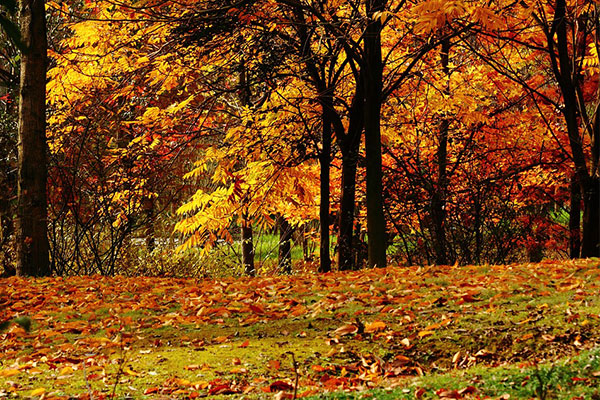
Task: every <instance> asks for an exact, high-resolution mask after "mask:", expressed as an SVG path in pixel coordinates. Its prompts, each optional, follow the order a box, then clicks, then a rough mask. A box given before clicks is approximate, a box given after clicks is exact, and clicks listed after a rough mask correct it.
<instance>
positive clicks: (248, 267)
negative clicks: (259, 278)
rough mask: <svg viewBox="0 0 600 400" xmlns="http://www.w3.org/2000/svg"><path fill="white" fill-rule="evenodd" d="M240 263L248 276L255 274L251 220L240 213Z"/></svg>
mask: <svg viewBox="0 0 600 400" xmlns="http://www.w3.org/2000/svg"><path fill="white" fill-rule="evenodd" d="M242 265H243V266H244V273H245V274H246V275H248V276H254V275H256V269H255V268H254V243H253V240H252V221H251V220H250V219H249V218H248V216H247V215H246V214H243V215H242Z"/></svg>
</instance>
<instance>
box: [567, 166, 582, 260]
mask: <svg viewBox="0 0 600 400" xmlns="http://www.w3.org/2000/svg"><path fill="white" fill-rule="evenodd" d="M570 186H571V208H570V210H569V255H570V257H571V258H579V255H580V253H581V186H580V185H579V182H577V175H573V176H572V177H571V185H570Z"/></svg>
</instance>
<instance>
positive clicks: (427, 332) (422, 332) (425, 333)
mask: <svg viewBox="0 0 600 400" xmlns="http://www.w3.org/2000/svg"><path fill="white" fill-rule="evenodd" d="M431 335H433V332H432V331H421V332H419V337H421V338H424V337H427V336H431Z"/></svg>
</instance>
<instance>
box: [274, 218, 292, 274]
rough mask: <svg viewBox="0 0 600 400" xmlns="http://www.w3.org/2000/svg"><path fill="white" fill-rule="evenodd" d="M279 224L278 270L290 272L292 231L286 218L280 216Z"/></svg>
mask: <svg viewBox="0 0 600 400" xmlns="http://www.w3.org/2000/svg"><path fill="white" fill-rule="evenodd" d="M277 225H279V270H280V271H282V272H284V273H286V274H291V273H292V251H291V248H292V247H291V243H292V233H293V232H294V231H293V229H292V227H291V226H290V224H289V222H287V220H286V219H285V218H284V217H282V216H280V217H279V221H278V224H277Z"/></svg>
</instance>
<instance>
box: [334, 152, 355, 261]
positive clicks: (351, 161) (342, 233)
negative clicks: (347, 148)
mask: <svg viewBox="0 0 600 400" xmlns="http://www.w3.org/2000/svg"><path fill="white" fill-rule="evenodd" d="M356 150H357V151H352V152H350V154H343V155H342V190H341V198H340V219H339V232H338V266H339V269H340V270H341V271H347V270H351V269H354V268H355V267H356V264H355V258H356V257H355V252H356V249H355V248H354V246H353V245H352V238H353V237H354V209H355V203H356V167H357V164H358V149H356Z"/></svg>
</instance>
